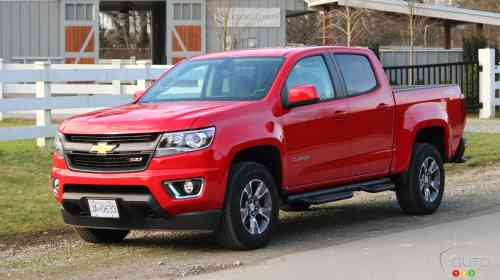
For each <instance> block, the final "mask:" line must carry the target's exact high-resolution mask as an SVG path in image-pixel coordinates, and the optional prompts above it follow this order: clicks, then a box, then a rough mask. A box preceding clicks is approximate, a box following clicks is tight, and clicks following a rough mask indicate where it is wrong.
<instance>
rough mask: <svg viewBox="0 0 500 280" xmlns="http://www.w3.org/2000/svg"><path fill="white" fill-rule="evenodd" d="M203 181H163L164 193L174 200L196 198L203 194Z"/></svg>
mask: <svg viewBox="0 0 500 280" xmlns="http://www.w3.org/2000/svg"><path fill="white" fill-rule="evenodd" d="M203 185H204V180H203V179H189V180H176V181H164V182H163V187H164V189H165V191H166V192H167V193H168V194H170V196H172V197H173V198H175V199H186V198H193V197H198V196H200V195H201V194H202V192H203Z"/></svg>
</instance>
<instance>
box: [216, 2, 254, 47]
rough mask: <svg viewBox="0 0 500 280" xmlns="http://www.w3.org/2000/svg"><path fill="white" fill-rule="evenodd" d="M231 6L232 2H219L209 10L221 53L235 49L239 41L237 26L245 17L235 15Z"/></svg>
mask: <svg viewBox="0 0 500 280" xmlns="http://www.w3.org/2000/svg"><path fill="white" fill-rule="evenodd" d="M233 6H234V5H233V0H221V1H220V2H219V4H218V5H217V7H213V8H210V9H209V11H210V13H211V14H212V18H213V21H214V23H215V30H216V32H217V37H218V38H219V42H220V44H221V50H223V51H228V50H233V49H235V48H237V46H238V43H239V41H240V30H241V29H240V28H239V25H240V23H241V21H242V20H243V19H244V17H245V16H244V15H242V14H238V13H236V12H235V9H234V8H233Z"/></svg>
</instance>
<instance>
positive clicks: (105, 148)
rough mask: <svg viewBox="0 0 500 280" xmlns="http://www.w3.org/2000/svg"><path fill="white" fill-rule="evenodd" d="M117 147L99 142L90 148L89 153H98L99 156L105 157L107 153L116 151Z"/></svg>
mask: <svg viewBox="0 0 500 280" xmlns="http://www.w3.org/2000/svg"><path fill="white" fill-rule="evenodd" d="M117 147H118V145H109V144H108V143H106V142H99V143H97V145H94V146H92V148H90V152H91V153H98V154H100V155H105V154H107V153H110V152H112V151H113V150H114V149H116V148H117Z"/></svg>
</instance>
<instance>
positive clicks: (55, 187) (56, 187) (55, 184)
mask: <svg viewBox="0 0 500 280" xmlns="http://www.w3.org/2000/svg"><path fill="white" fill-rule="evenodd" d="M52 192H53V193H55V194H57V193H58V192H59V179H58V178H54V179H53V180H52Z"/></svg>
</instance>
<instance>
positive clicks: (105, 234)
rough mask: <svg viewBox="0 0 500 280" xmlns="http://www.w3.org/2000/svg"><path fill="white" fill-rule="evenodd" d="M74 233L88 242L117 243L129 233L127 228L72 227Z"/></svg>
mask: <svg viewBox="0 0 500 280" xmlns="http://www.w3.org/2000/svg"><path fill="white" fill-rule="evenodd" d="M74 229H75V231H76V233H78V235H79V236H80V238H81V239H83V240H84V241H85V242H89V243H96V244H99V243H119V242H122V241H123V240H124V239H125V237H127V235H128V234H129V232H130V231H129V230H115V229H96V228H80V227H75V228H74Z"/></svg>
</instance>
